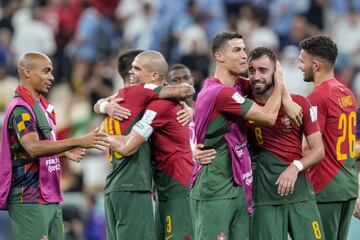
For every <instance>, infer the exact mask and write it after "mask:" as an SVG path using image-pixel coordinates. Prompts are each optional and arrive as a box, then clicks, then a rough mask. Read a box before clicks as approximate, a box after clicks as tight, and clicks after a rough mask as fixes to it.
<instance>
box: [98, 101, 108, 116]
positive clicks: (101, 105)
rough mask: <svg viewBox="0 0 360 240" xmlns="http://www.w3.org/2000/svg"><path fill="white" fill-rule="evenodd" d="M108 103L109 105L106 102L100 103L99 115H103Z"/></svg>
mask: <svg viewBox="0 0 360 240" xmlns="http://www.w3.org/2000/svg"><path fill="white" fill-rule="evenodd" d="M108 103H109V102H108V101H103V102H101V103H100V106H99V110H100V113H103V114H104V113H105V107H106V105H107V104H108Z"/></svg>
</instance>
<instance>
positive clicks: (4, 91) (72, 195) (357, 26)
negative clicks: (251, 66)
mask: <svg viewBox="0 0 360 240" xmlns="http://www.w3.org/2000/svg"><path fill="white" fill-rule="evenodd" d="M0 5H1V10H0V120H1V124H2V118H3V114H4V111H5V109H6V107H7V105H8V103H9V102H10V100H11V98H12V97H13V94H14V89H15V87H16V86H17V84H18V78H17V72H16V62H17V60H18V58H19V57H20V56H21V55H22V54H24V53H25V52H27V51H39V52H42V53H44V54H46V55H48V56H50V57H51V58H52V59H53V63H54V75H55V83H54V86H53V87H52V89H51V91H50V94H49V96H48V97H49V98H50V101H51V102H52V104H53V105H55V109H56V113H57V122H58V132H59V136H58V137H59V138H66V137H70V136H76V135H77V134H79V133H82V132H85V131H88V130H89V129H92V128H94V127H95V126H97V125H99V123H100V122H101V117H97V116H95V114H94V113H93V112H92V107H93V105H94V103H95V102H96V101H97V100H98V99H99V98H102V97H107V96H109V95H111V94H112V93H114V92H115V91H116V90H117V89H118V88H120V87H121V86H122V80H121V78H120V76H119V75H118V73H117V70H116V61H117V56H118V55H119V53H121V52H122V51H124V50H127V49H130V48H136V49H144V50H147V49H154V50H157V51H160V52H161V53H163V55H164V56H165V57H166V59H167V60H168V62H169V64H170V65H171V64H174V63H183V64H185V65H186V66H188V67H189V68H190V69H191V71H192V75H193V76H194V79H195V88H196V90H197V91H199V90H200V88H201V86H202V82H203V81H204V79H205V78H206V77H207V76H208V75H209V74H211V72H212V62H211V56H210V55H209V54H210V51H209V49H210V46H209V42H210V41H211V39H212V37H213V36H214V35H215V34H217V33H219V32H221V31H238V32H240V33H242V34H243V37H244V40H245V43H246V45H247V49H248V50H251V49H253V48H255V47H258V46H265V47H269V48H272V49H273V50H275V51H276V52H277V55H278V57H279V58H280V59H281V63H282V69H283V74H284V79H285V80H286V82H287V85H288V87H289V89H290V92H292V93H298V94H302V95H304V96H306V95H307V94H308V92H309V91H310V89H311V88H312V84H311V83H305V82H303V80H302V79H303V76H302V73H301V71H300V70H299V69H298V68H297V65H298V59H297V58H298V54H299V47H298V43H299V42H300V41H301V40H302V39H304V38H306V37H308V36H310V35H314V34H320V33H321V34H327V35H329V36H331V37H332V38H333V39H334V40H335V42H336V43H337V45H338V48H339V57H338V61H337V64H336V74H337V78H338V79H339V80H340V81H342V82H344V83H345V84H346V85H348V86H349V87H350V88H351V89H352V90H353V92H354V95H355V96H356V98H357V103H358V105H360V1H358V0H296V1H293V0H0ZM62 164H63V166H62V167H63V171H62V174H63V176H62V189H63V191H64V197H65V202H64V204H63V206H64V220H65V223H66V225H65V232H66V235H67V236H66V239H97V240H101V239H105V225H104V210H103V204H102V198H101V197H102V190H103V185H104V181H105V177H106V175H107V173H108V170H109V167H110V165H109V163H108V162H107V160H106V156H105V153H101V152H99V151H93V152H88V155H87V157H86V158H85V159H84V160H83V161H82V162H81V163H79V164H77V163H71V162H68V161H63V162H62ZM4 221H5V222H6V218H5V217H4V214H3V213H1V215H0V226H2V227H1V228H4V229H6V225H5V222H4ZM1 228H0V234H5V232H6V231H2V230H1ZM3 232H4V233H3ZM3 237H4V236H3V235H0V239H8V238H3Z"/></svg>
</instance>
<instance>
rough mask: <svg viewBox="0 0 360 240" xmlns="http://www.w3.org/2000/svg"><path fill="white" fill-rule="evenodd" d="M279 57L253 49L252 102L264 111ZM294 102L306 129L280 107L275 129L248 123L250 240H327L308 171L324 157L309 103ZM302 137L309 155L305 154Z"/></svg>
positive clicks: (250, 59) (300, 99)
mask: <svg viewBox="0 0 360 240" xmlns="http://www.w3.org/2000/svg"><path fill="white" fill-rule="evenodd" d="M275 63H276V56H275V54H274V52H273V51H272V50H271V49H268V48H263V47H259V48H255V49H254V50H252V51H251V52H250V53H249V56H248V73H249V79H250V82H251V86H252V96H251V97H250V98H252V99H253V100H254V101H255V102H256V103H258V104H259V105H264V104H266V102H267V101H268V99H269V97H270V96H271V94H272V92H273V91H274V79H273V74H274V71H275ZM292 99H293V100H294V101H295V102H296V103H298V104H299V105H300V106H301V107H302V109H303V114H304V115H303V121H302V122H303V124H302V125H301V126H297V125H296V124H294V123H291V121H290V119H289V118H288V116H287V115H286V113H285V111H284V108H283V107H281V108H280V110H279V114H278V116H277V120H276V123H275V125H274V126H264V125H260V124H258V123H256V122H253V121H248V124H247V126H248V131H247V132H248V140H249V142H250V145H251V147H250V150H251V157H252V160H253V170H254V182H253V206H254V213H253V216H252V223H251V233H252V237H251V239H276V240H281V239H283V240H287V239H288V232H289V233H290V236H291V238H292V239H325V238H324V232H323V230H322V225H321V219H320V214H319V211H318V209H317V206H316V201H315V194H314V190H313V188H312V186H311V184H310V183H309V180H308V176H307V171H306V169H308V168H309V167H311V166H313V165H315V164H316V163H318V162H319V161H320V160H321V159H322V158H323V157H324V146H323V144H322V139H321V133H320V130H319V126H318V123H317V120H316V115H314V113H315V112H314V109H312V108H311V106H310V104H309V102H308V100H307V99H306V98H304V97H302V96H300V95H292ZM303 135H304V136H305V137H306V141H307V143H308V145H309V150H308V151H307V152H306V153H305V154H302V148H301V146H302V140H303Z"/></svg>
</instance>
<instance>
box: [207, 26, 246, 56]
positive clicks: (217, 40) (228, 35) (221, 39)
mask: <svg viewBox="0 0 360 240" xmlns="http://www.w3.org/2000/svg"><path fill="white" fill-rule="evenodd" d="M234 38H241V39H242V38H243V37H242V35H241V34H240V33H238V32H222V33H219V34H217V35H216V36H215V37H214V39H213V40H212V43H211V53H212V55H213V56H214V55H215V53H216V52H217V51H219V49H221V48H223V47H224V45H225V44H226V43H227V42H228V41H229V40H232V39H234Z"/></svg>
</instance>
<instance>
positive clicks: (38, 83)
mask: <svg viewBox="0 0 360 240" xmlns="http://www.w3.org/2000/svg"><path fill="white" fill-rule="evenodd" d="M52 71H53V65H52V62H51V60H50V59H49V58H47V57H42V56H41V57H39V58H38V60H37V61H36V63H35V64H34V65H33V67H31V68H30V69H29V70H28V74H29V77H30V80H29V81H30V85H31V86H32V87H33V89H34V90H35V91H36V92H37V93H39V94H44V93H48V92H49V89H50V87H51V85H52V83H53V82H54V76H53V74H52Z"/></svg>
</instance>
